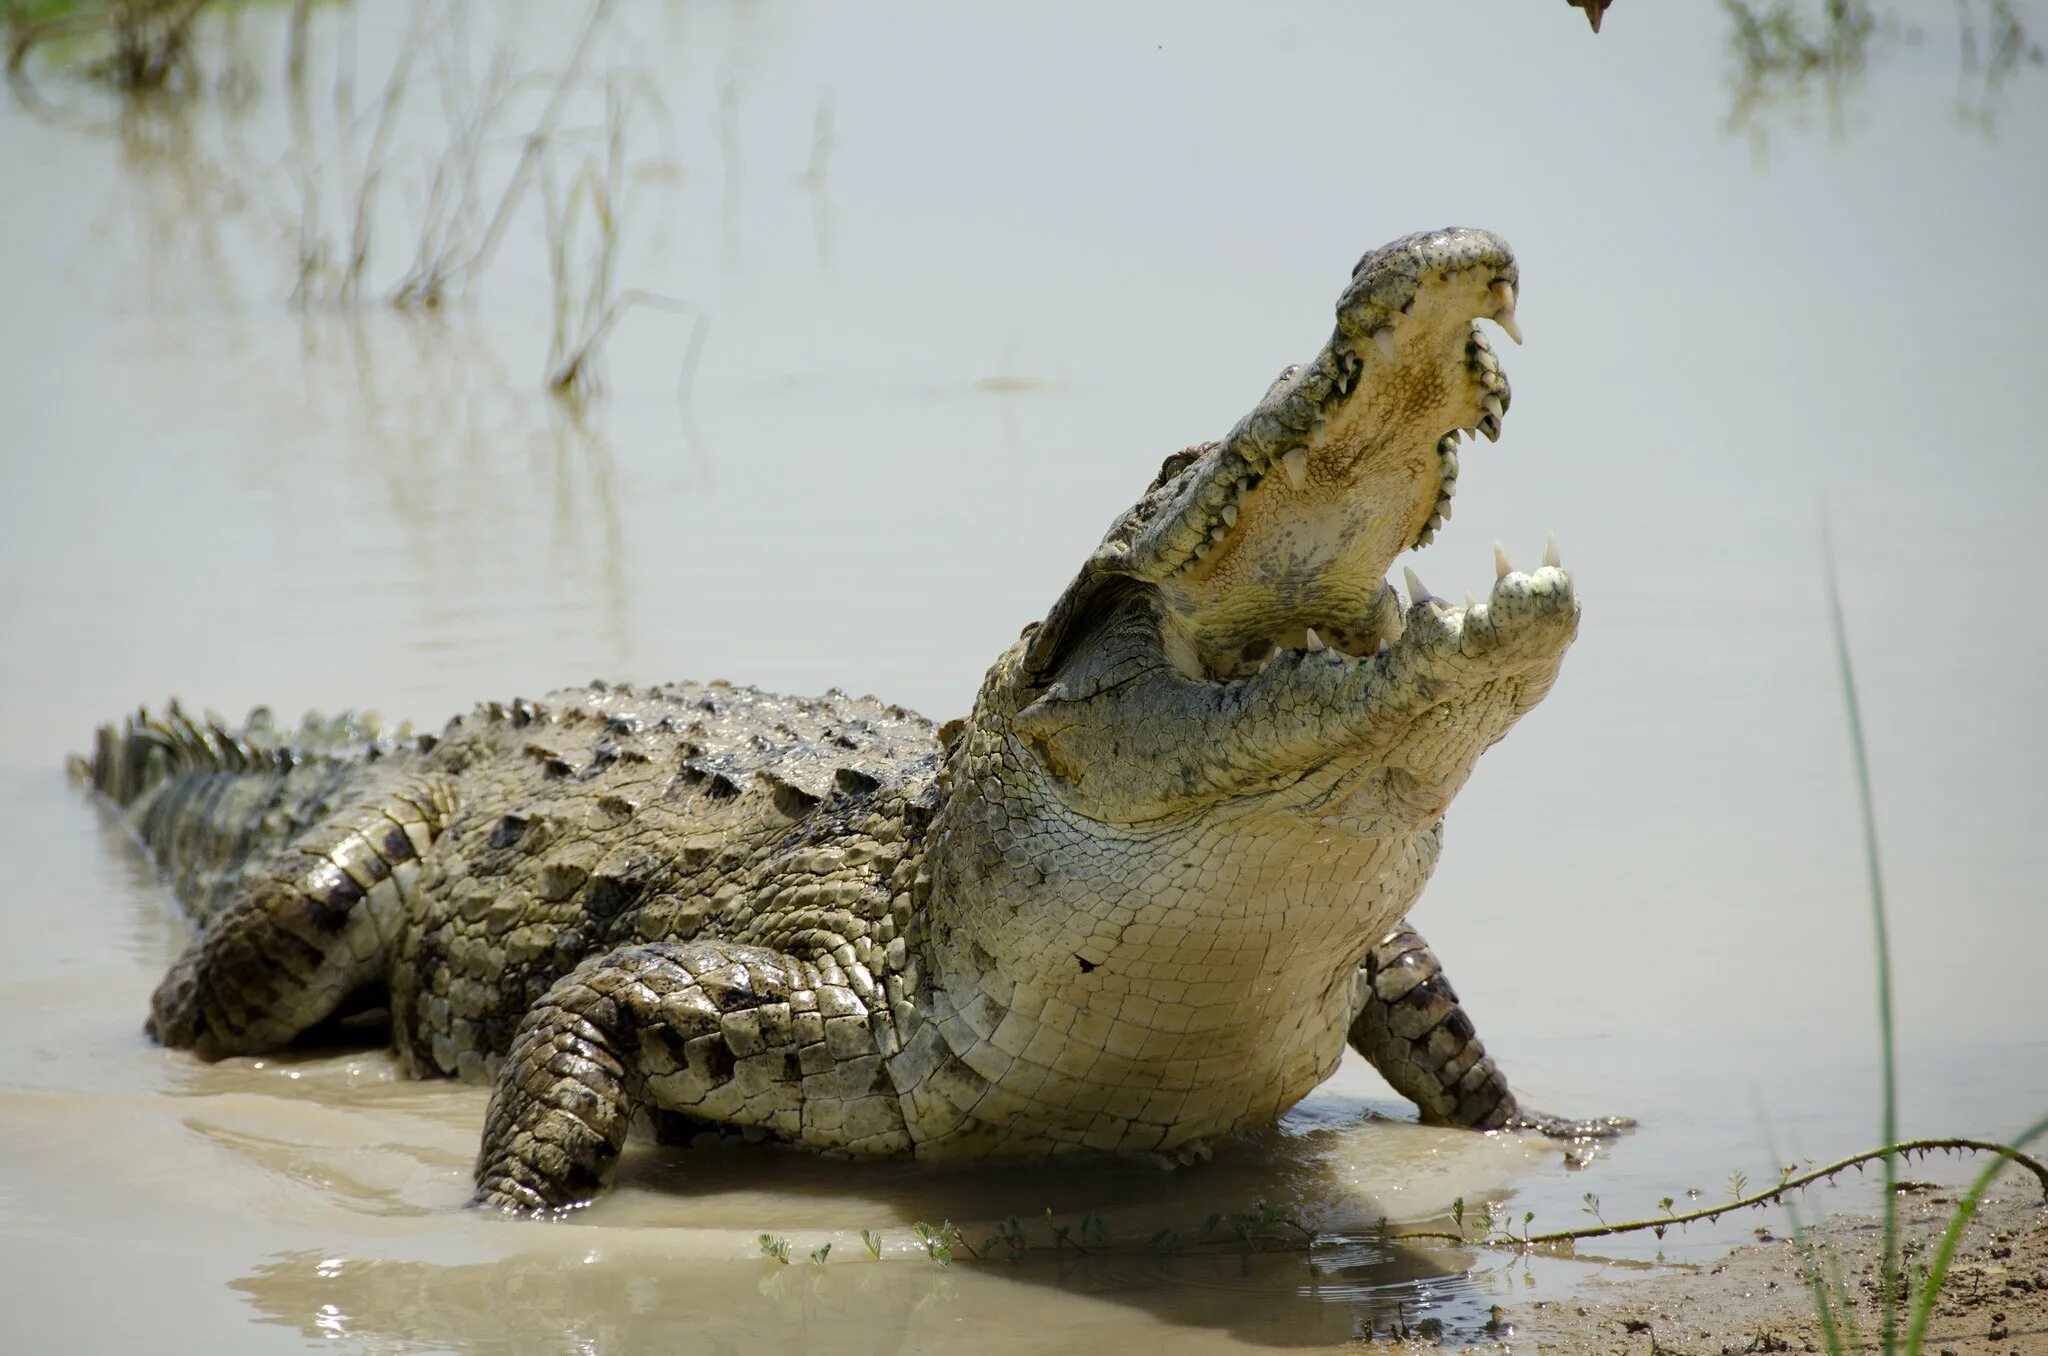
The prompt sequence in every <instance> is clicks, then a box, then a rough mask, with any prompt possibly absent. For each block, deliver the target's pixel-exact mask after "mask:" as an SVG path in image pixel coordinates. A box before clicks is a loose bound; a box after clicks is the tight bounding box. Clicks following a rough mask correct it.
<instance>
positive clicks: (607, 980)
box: [472, 941, 910, 1213]
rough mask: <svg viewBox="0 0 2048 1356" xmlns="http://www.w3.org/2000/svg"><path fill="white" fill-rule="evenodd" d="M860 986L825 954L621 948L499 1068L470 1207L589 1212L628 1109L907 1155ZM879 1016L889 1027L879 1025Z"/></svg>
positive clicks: (543, 1004) (674, 1120)
mask: <svg viewBox="0 0 2048 1356" xmlns="http://www.w3.org/2000/svg"><path fill="white" fill-rule="evenodd" d="M866 987H867V986H865V985H863V984H860V983H858V982H857V981H856V980H854V979H851V978H850V977H849V976H847V975H846V974H845V973H843V972H842V971H841V970H840V969H839V968H838V967H837V966H836V965H834V964H833V963H832V962H831V961H830V960H822V961H819V962H811V961H804V960H799V959H797V958H795V957H792V956H787V955H784V954H782V953H781V952H777V951H770V950H767V949H765V948H762V947H756V946H738V945H734V944H731V943H728V942H719V941H697V942H681V943H654V944H650V945H645V946H629V947H625V948H622V949H620V950H618V951H614V952H612V953H610V954H609V955H605V956H601V957H598V958H596V959H595V960H592V961H590V962H587V963H586V964H584V965H582V966H580V967H579V968H578V969H577V970H575V971H574V972H573V973H571V974H569V975H566V976H564V977H563V978H562V979H561V980H560V981H559V982H558V983H556V984H555V986H554V987H553V988H552V989H550V990H549V991H548V993H547V994H546V996H545V997H543V998H542V999H541V1001H540V1002H539V1003H538V1004H537V1005H536V1006H535V1007H534V1009H533V1010H532V1011H531V1012H529V1013H528V1014H527V1016H526V1018H525V1020H524V1021H523V1022H522V1023H521V1024H520V1028H519V1033H518V1035H517V1036H516V1037H514V1039H513V1042H512V1050H511V1053H510V1054H508V1055H507V1056H506V1059H505V1063H504V1065H503V1066H502V1067H501V1068H500V1069H499V1070H498V1079H497V1087H496V1090H495V1091H494V1092H493V1093H492V1094H491V1109H490V1114H489V1116H488V1117H487V1119H486V1121H485V1126H484V1138H483V1146H482V1148H481V1150H480V1151H479V1153H478V1155H477V1165H476V1194H475V1196H474V1197H473V1200H472V1203H473V1204H476V1205H480V1206H493V1207H496V1208H498V1209H501V1210H505V1211H508V1212H514V1213H545V1212H550V1211H556V1210H561V1209H563V1208H566V1207H570V1206H576V1205H583V1204H587V1203H588V1202H589V1201H590V1200H591V1198H593V1197H595V1196H596V1195H598V1194H599V1193H600V1192H602V1191H603V1190H604V1189H605V1187H606V1186H607V1185H609V1183H610V1181H611V1176H612V1170H613V1168H614V1166H615V1165H616V1163H617V1161H618V1156H619V1150H620V1149H621V1147H623V1146H624V1144H625V1142H626V1130H627V1126H628V1124H629V1123H630V1122H631V1120H632V1119H633V1116H634V1114H635V1113H636V1112H641V1111H645V1112H649V1113H658V1114H659V1119H660V1121H661V1123H662V1127H663V1129H664V1130H665V1131H666V1132H667V1133H668V1134H670V1135H673V1134H674V1133H675V1132H676V1130H677V1129H678V1128H679V1127H680V1126H685V1125H688V1124H690V1123H697V1124H702V1125H706V1126H732V1127H736V1128H747V1129H754V1130H759V1131H763V1132H765V1133H767V1134H768V1135H771V1136H773V1137H774V1138H777V1139H782V1140H788V1141H792V1142H801V1143H803V1144H805V1145H807V1146H809V1147H811V1148H817V1149H825V1150H836V1151H839V1152H842V1153H854V1154H862V1155H868V1154H890V1153H900V1152H905V1151H907V1150H908V1149H909V1148H910V1137H909V1134H908V1132H907V1131H906V1130H905V1128H904V1125H903V1116H902V1112H901V1110H900V1109H899V1107H898V1105H897V1101H896V1093H895V1089H894V1087H893V1085H892V1084H891V1083H890V1082H889V1075H888V1072H887V1070H886V1069H885V1068H884V1066H883V1055H882V1051H881V1050H880V1049H879V1048H878V1044H877V1035H878V1029H877V1026H876V1022H875V1017H874V1015H873V1014H874V1013H876V1012H877V1011H882V1012H885V1011H886V1009H885V1008H883V1007H882V1006H881V1004H880V1003H879V1002H870V1001H868V999H867V998H865V997H863V995H862V992H861V990H863V989H864V988H866ZM884 1020H886V1018H884Z"/></svg>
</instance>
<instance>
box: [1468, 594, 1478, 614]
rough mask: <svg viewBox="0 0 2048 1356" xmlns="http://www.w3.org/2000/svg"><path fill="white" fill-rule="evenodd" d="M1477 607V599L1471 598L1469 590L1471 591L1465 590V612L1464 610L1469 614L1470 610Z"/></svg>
mask: <svg viewBox="0 0 2048 1356" xmlns="http://www.w3.org/2000/svg"><path fill="white" fill-rule="evenodd" d="M1477 606H1479V600H1478V599H1477V598H1474V597H1473V596H1472V590H1471V589H1466V590H1465V610H1466V611H1467V612H1470V611H1471V610H1472V609H1473V608H1475V607H1477Z"/></svg>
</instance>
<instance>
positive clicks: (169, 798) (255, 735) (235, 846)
mask: <svg viewBox="0 0 2048 1356" xmlns="http://www.w3.org/2000/svg"><path fill="white" fill-rule="evenodd" d="M430 742H431V741H429V740H417V741H416V740H414V739H413V737H412V733H411V730H410V729H409V728H405V727H402V728H401V729H400V730H399V731H398V732H397V733H396V735H394V736H391V737H386V736H385V734H384V731H383V729H382V726H381V724H380V723H379V722H378V721H377V719H376V717H375V716H373V715H369V716H356V715H352V714H344V715H341V716H336V717H331V718H330V717H322V716H319V715H309V716H307V717H306V719H305V720H304V721H303V722H302V723H301V724H300V726H299V727H298V728H297V729H296V730H292V731H289V732H286V731H283V730H280V729H279V728H278V727H277V726H276V724H275V723H274V722H273V721H272V719H271V715H270V712H269V711H267V710H265V709H264V708H261V707H259V708H257V709H256V710H254V711H252V712H250V713H249V717H248V719H247V720H245V721H244V722H243V723H242V724H241V726H240V727H231V726H230V725H229V724H228V723H227V722H226V721H224V720H222V719H221V718H220V717H219V716H216V715H214V714H212V713H210V712H209V713H207V714H205V715H203V716H199V717H194V716H192V715H191V714H189V713H188V712H186V710H185V709H184V708H183V707H181V706H180V705H179V704H178V703H177V702H176V701H172V702H170V703H169V704H167V705H166V706H165V707H164V709H163V710H162V711H161V712H151V711H150V710H149V709H148V708H147V707H144V708H142V709H141V710H139V711H137V712H136V713H135V714H134V715H132V716H130V717H128V718H127V719H126V720H125V721H123V722H122V723H121V724H120V725H119V726H115V725H102V726H101V727H100V728H99V729H98V731H96V732H95V734H94V737H93V749H92V753H91V754H90V755H88V756H84V757H77V756H74V757H73V758H72V759H71V771H72V774H73V775H74V776H76V777H77V778H78V779H79V780H80V781H81V782H83V783H85V784H86V785H87V786H89V787H91V788H92V789H93V790H94V791H96V792H98V793H99V794H100V795H102V796H105V797H106V798H107V799H108V800H109V801H111V802H113V804H114V805H116V806H118V807H119V808H120V810H121V812H122V815H123V817H124V818H125V819H126V820H127V822H128V825H129V827H130V828H131V829H133V830H134V832H135V833H136V835H137V836H138V837H140V838H141V840H142V843H143V846H144V847H146V848H147V849H148V851H149V854H150V856H151V857H152V858H153V859H155V861H156V864H157V866H158V867H159V868H160V869H161V870H162V871H163V872H164V874H165V875H166V876H167V877H168V878H169V880H170V883H171V886H172V888H173V889H174V890H175V891H176V892H177V895H178V898H179V899H180V900H181V901H183V903H184V904H185V906H186V907H187V908H188V909H189V910H191V911H192V912H193V914H194V915H195V916H196V917H197V919H198V921H199V922H200V923H201V924H202V925H204V924H205V923H207V922H208V921H210V920H211V919H212V918H213V917H214V916H215V915H216V914H217V913H218V912H219V911H220V910H221V909H222V908H224V907H225V906H226V904H227V902H228V900H229V899H230V898H231V897H232V895H233V892H234V888H235V886H236V885H237V884H238V883H239V881H240V879H241V876H242V872H243V868H244V867H245V866H247V865H249V864H250V863H251V862H254V861H260V860H263V859H266V858H268V857H269V856H271V855H272V854H274V853H275V852H277V851H278V850H279V849H281V848H283V847H284V846H285V845H286V844H287V843H289V842H291V841H292V840H293V839H294V838H296V837H298V836H299V835H300V834H302V833H303V832H305V831H306V830H307V829H308V828H310V827H311V826H313V825H314V824H317V823H319V822H320V821H321V820H323V819H325V818H326V817H327V816H328V815H329V814H330V813H332V812H333V810H334V809H336V808H337V807H339V806H340V805H343V804H346V803H347V802H348V801H350V800H351V799H353V798H354V797H355V795H356V794H357V793H359V792H360V791H362V790H363V789H365V788H366V784H367V783H369V782H371V781H373V780H376V779H377V778H378V777H379V776H381V774H382V773H383V771H384V770H385V769H386V768H389V767H391V766H392V765H393V764H397V763H404V762H409V761H410V759H409V758H407V757H406V756H405V755H408V754H416V753H417V752H419V751H420V750H422V749H424V748H425V747H427V746H429V744H430Z"/></svg>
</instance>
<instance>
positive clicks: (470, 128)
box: [0, 0, 704, 408]
mask: <svg viewBox="0 0 2048 1356" xmlns="http://www.w3.org/2000/svg"><path fill="white" fill-rule="evenodd" d="M244 8H245V6H244V5H242V4H229V3H221V2H220V0H126V2H123V3H83V4H79V3H71V4H65V3H41V4H35V3H16V4H13V5H8V6H5V7H0V22H4V24H5V27H6V31H7V41H8V68H9V72H10V75H11V77H12V79H13V81H14V84H15V87H16V90H17V93H18V94H19V95H20V97H21V98H22V99H23V101H24V102H25V103H27V104H29V105H30V106H32V107H45V106H46V105H44V104H43V103H42V100H41V96H40V94H39V92H38V91H37V89H36V87H35V85H34V83H33V81H32V78H31V72H30V63H31V58H34V59H35V60H36V61H38V62H39V63H40V64H41V65H42V66H43V67H45V68H47V69H49V70H53V71H55V72H58V73H60V74H61V75H67V76H73V77H79V78H83V79H85V80H87V81H89V82H92V83H96V84H99V85H103V86H105V87H107V88H108V89H110V90H112V91H114V92H115V93H117V94H118V95H119V96H121V97H122V98H123V99H125V100H126V101H127V106H126V107H125V109H124V110H123V114H122V118H123V126H124V127H126V126H127V125H129V124H132V123H134V122H135V121H136V120H138V119H150V118H155V119H162V120H166V121H179V120H183V119H187V118H189V116H190V113H189V109H190V106H191V105H192V104H194V103H195V102H197V101H199V100H200V99H201V98H202V96H205V95H206V94H207V93H208V92H209V91H212V92H216V93H221V94H223V95H224V94H225V93H226V92H228V91H230V90H232V91H234V92H235V93H236V97H237V99H244V98H246V97H248V96H249V94H250V92H251V90H252V88H253V87H254V86H256V84H257V83H258V77H257V75H256V72H255V67H254V64H253V63H251V62H250V61H249V60H248V58H247V55H246V53H245V52H243V51H241V50H240V49H239V44H238V40H237V38H238V35H237V34H236V33H235V32H234V31H232V30H233V28H234V22H235V19H236V17H237V16H238V15H239V14H240V13H241V11H242V10H243V9H244ZM614 9H615V7H614V5H613V3H612V0H592V2H591V3H590V5H589V8H588V9H587V11H586V12H585V16H584V19H583V21H582V24H581V26H580V29H579V30H578V36H577V37H576V40H575V42H574V44H573V46H572V47H571V48H570V50H569V51H568V54H567V55H566V57H565V58H563V59H562V62H561V64H560V66H559V67H558V68H556V69H553V70H523V69H521V68H520V66H519V63H518V61H517V58H516V54H515V52H514V50H513V49H512V46H511V44H510V43H509V42H508V41H506V40H504V39H503V38H501V39H500V40H499V42H498V44H497V46H496V47H495V49H494V50H493V51H492V53H491V55H490V57H489V58H488V60H487V61H486V62H485V63H484V64H483V65H482V67H481V69H478V68H477V67H476V64H475V50H476V49H477V48H478V47H479V45H480V35H479V32H478V30H479V29H480V28H482V27H485V26H486V21H476V20H473V16H472V11H471V9H470V8H469V6H467V5H465V4H462V3H451V4H417V5H415V6H414V7H413V9H412V13H411V19H410V22H409V24H408V27H407V30H406V33H405V37H404V41H403V42H401V43H400V44H399V45H398V46H397V49H396V52H395V55H394V57H393V58H392V60H391V62H390V64H389V66H388V67H387V68H386V69H384V70H382V71H375V72H373V71H364V70H361V69H359V68H358V57H357V46H358V44H357V41H356V25H357V22H358V21H357V19H356V17H355V15H354V12H353V10H352V8H351V7H348V6H332V7H330V6H320V7H315V6H314V5H312V4H311V3H310V2H309V0H294V3H292V5H291V7H290V11H289V17H288V20H287V22H286V25H285V28H286V32H285V40H284V44H283V51H282V53H281V56H280V59H279V67H280V79H279V85H280V87H281V89H282V90H283V93H284V97H285V101H286V111H287V113H288V116H289V125H290V134H291V135H290V144H289V146H288V147H287V148H285V149H284V151H283V154H282V162H281V163H280V164H277V165H274V166H273V165H266V164H262V163H260V162H258V163H256V164H253V165H249V166H247V167H246V173H245V174H244V175H243V176H241V177H240V178H239V179H238V180H237V181H236V182H234V183H233V185H232V188H231V190H229V191H230V192H231V193H232V195H233V196H234V197H235V198H236V199H237V200H239V201H247V202H251V203H255V204H258V205H260V206H261V207H263V208H264V209H266V211H267V214H268V215H269V216H270V218H271V219H272V220H273V221H274V223H275V225H276V227H277V228H278V229H277V230H276V231H275V232H274V233H266V234H271V235H272V238H281V239H284V240H287V241H289V248H290V251H291V258H292V274H291V283H290V286H289V290H288V292H287V294H286V296H287V299H288V300H289V302H290V303H291V304H292V305H293V306H294V307H297V308H299V309H301V310H306V311H314V310H324V311H333V312H341V313H349V312H356V311H360V310H362V309H363V308H365V307H369V306H387V307H390V308H392V309H394V310H396V311H399V312H401V313H405V314H423V313H433V312H438V311H440V310H442V309H443V308H445V307H450V306H457V305H473V304H474V303H475V302H476V301H477V300H478V298H479V296H480V294H481V293H482V291H483V290H484V285H485V282H486V280H487V278H489V277H491V276H492V273H493V265H494V263H495V261H496V260H497V258H498V255H499V253H500V250H501V247H502V246H503V245H504V243H505V241H506V240H507V238H508V237H509V236H511V235H512V234H514V233H525V234H526V235H527V236H528V237H530V238H532V239H535V240H537V241H539V242H541V243H542V246H543V248H544V251H545V258H546V260H547V281H548V286H549V295H548V298H547V302H548V308H549V315H550V323H549V331H548V332H549V347H548V351H547V356H546V360H545V363H544V366H543V369H542V383H543V385H544V387H545V389H547V390H548V391H550V392H552V393H554V394H555V395H557V396H559V397H561V398H562V399H563V400H564V401H566V402H567V403H568V404H569V405H570V406H571V407H572V408H577V407H580V406H581V405H582V404H583V403H584V402H585V401H586V400H588V399H589V398H590V397H591V396H592V395H594V394H595V393H597V392H598V391H599V390H601V389H602V383H601V381H600V380H599V373H600V371H601V366H602V359H603V351H604V348H605V345H606V344H607V342H608V341H609V340H610V339H611V337H612V336H613V334H614V333H615V331H616V330H617V328H618V325H619V323H620V321H621V320H622V319H623V318H624V317H625V316H626V315H627V314H628V313H630V312H631V311H633V310H635V309H639V308H646V309H651V310H655V311H660V312H666V313H670V314H675V315H679V316H682V317H684V318H685V319H686V320H687V321H688V326H689V328H688V332H687V335H686V337H685V338H684V339H683V341H682V346H681V353H680V357H679V359H678V385H679V387H680V388H681V390H682V391H683V392H684V396H685V399H687V390H688V385H689V383H690V381H691V379H692V377H693V374H694V371H695V367H696V363H697V358H698V353H699V350H700V348H701V345H702V342H703V337H704V324H703V320H704V317H703V315H702V313H701V311H700V310H699V309H698V308H697V307H696V306H694V305H692V304H691V303H689V302H686V301H684V300H681V299H679V298H675V297H671V296H666V295H662V294H659V293H657V292H654V291H651V290H648V289H646V288H632V287H625V288H622V287H621V279H620V261H621V244H622V239H623V237H624V234H625V231H626V227H627V218H628V213H629V212H630V211H631V210H632V208H633V194H632V188H633V184H634V180H635V178H636V176H637V175H638V174H639V171H640V170H641V169H643V168H644V165H645V163H646V161H647V158H648V157H649V156H650V155H657V156H658V155H661V154H663V152H661V151H659V150H650V148H649V147H647V146H645V145H643V144H642V142H643V141H644V140H645V138H642V137H641V136H640V135H639V131H640V128H641V127H642V126H643V125H646V124H652V126H653V133H654V137H655V139H656V141H657V143H661V142H665V141H666V139H667V138H666V132H665V121H666V118H667V109H666V107H665V105H664V104H663V102H662V99H661V96H660V94H659V92H658V90H657V87H656V83H655V81H654V80H653V79H652V78H651V77H650V76H649V75H648V74H647V73H646V72H645V71H642V70H639V69H637V68H635V67H632V66H630V65H625V66H621V65H610V66H608V67H603V68H600V69H593V67H594V66H596V65H597V62H596V53H597V49H598V48H599V46H600V43H601V40H603V39H604V38H605V37H606V35H607V33H608V31H609V30H610V29H611V28H612V27H614V24H615V16H614ZM208 21H212V22H211V26H210V27H209V23H208ZM323 86H324V88H323ZM365 92H369V97H367V98H364V97H362V96H363V95H364V93H365ZM650 115H651V116H650ZM125 135H127V133H126V132H125V131H124V136H125ZM237 135H239V134H237ZM186 139H187V140H189V137H188V138H186ZM280 182H282V183H284V184H287V185H289V189H288V196H286V197H281V196H280V194H279V191H278V185H279V183H280ZM392 241H397V242H409V243H396V244H392V243H387V242H392ZM408 255H409V258H407V259H406V261H405V262H404V263H403V265H402V267H401V266H399V265H398V264H397V263H396V262H395V261H397V260H398V259H400V258H401V257H403V256H408ZM498 285H500V286H502V285H503V284H498Z"/></svg>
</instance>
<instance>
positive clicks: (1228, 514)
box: [1223, 504, 1237, 527]
mask: <svg viewBox="0 0 2048 1356" xmlns="http://www.w3.org/2000/svg"><path fill="white" fill-rule="evenodd" d="M1223 525H1224V526H1225V527H1236V526H1237V505H1235V504H1225V505H1224V506H1223Z"/></svg>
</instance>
